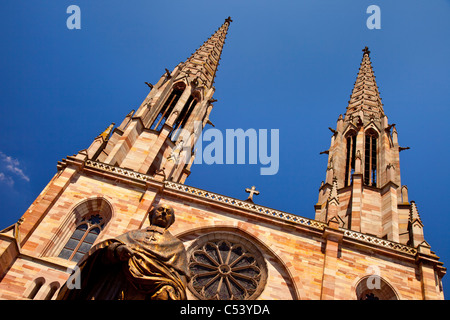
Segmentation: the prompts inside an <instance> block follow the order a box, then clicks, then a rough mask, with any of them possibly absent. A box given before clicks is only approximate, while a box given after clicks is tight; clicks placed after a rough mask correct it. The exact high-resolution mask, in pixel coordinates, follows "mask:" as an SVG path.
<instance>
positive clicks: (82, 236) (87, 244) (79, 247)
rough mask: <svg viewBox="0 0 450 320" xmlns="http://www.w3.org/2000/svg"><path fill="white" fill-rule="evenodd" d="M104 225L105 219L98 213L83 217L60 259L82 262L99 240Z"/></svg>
mask: <svg viewBox="0 0 450 320" xmlns="http://www.w3.org/2000/svg"><path fill="white" fill-rule="evenodd" d="M104 225H105V222H104V219H103V217H102V216H100V214H98V213H93V214H90V215H89V216H88V217H83V218H82V219H81V221H80V223H79V224H78V226H77V228H76V229H75V231H74V233H73V234H72V236H71V237H70V239H69V240H68V241H67V243H66V245H65V246H64V248H63V249H62V250H61V253H60V254H59V257H60V258H64V259H67V260H72V261H75V262H78V261H80V259H81V258H82V257H83V256H84V255H85V254H86V253H87V252H88V251H89V249H90V248H91V247H92V244H93V243H94V242H95V240H96V239H97V237H98V235H99V234H100V231H101V230H102V229H103V227H104Z"/></svg>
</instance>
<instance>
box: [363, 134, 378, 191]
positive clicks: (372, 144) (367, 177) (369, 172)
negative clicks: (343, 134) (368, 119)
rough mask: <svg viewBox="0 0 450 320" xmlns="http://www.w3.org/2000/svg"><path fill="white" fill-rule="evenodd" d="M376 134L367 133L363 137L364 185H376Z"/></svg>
mask: <svg viewBox="0 0 450 320" xmlns="http://www.w3.org/2000/svg"><path fill="white" fill-rule="evenodd" d="M377 137H378V136H377V134H376V133H375V132H373V131H368V132H367V133H366V136H365V144H364V150H365V152H364V153H365V156H364V184H365V185H367V186H374V187H376V185H377Z"/></svg>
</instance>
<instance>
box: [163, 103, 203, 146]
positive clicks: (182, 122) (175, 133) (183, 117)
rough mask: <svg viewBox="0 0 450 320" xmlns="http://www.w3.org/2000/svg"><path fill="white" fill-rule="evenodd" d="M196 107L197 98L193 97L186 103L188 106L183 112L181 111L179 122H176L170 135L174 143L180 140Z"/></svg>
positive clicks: (185, 106)
mask: <svg viewBox="0 0 450 320" xmlns="http://www.w3.org/2000/svg"><path fill="white" fill-rule="evenodd" d="M196 105H197V98H195V97H194V96H192V95H191V96H190V97H189V99H188V100H187V101H186V104H185V105H184V107H183V110H182V111H181V113H180V115H179V116H178V118H177V120H175V123H174V125H173V129H172V131H171V132H170V134H169V137H170V138H171V140H172V141H176V140H177V139H178V137H179V136H180V133H181V130H182V129H183V128H184V127H185V126H186V123H187V121H188V120H189V117H190V116H191V113H192V111H193V110H194V108H195V106H196Z"/></svg>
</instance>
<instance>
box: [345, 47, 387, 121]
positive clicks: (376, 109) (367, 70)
mask: <svg viewBox="0 0 450 320" xmlns="http://www.w3.org/2000/svg"><path fill="white" fill-rule="evenodd" d="M362 51H363V58H362V61H361V65H360V68H359V72H358V76H357V77H356V81H355V85H354V87H353V91H352V94H351V96H350V100H349V102H348V107H347V112H346V115H351V114H354V113H357V112H359V111H360V110H363V111H364V112H365V113H367V114H377V115H383V114H384V110H383V104H382V103H381V98H380V93H379V91H378V86H377V83H376V81H375V75H374V72H373V68H372V63H371V61H370V51H369V48H367V47H365V48H364V49H363V50H362Z"/></svg>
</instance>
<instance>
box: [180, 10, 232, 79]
mask: <svg viewBox="0 0 450 320" xmlns="http://www.w3.org/2000/svg"><path fill="white" fill-rule="evenodd" d="M232 21H233V20H231V18H230V17H228V18H227V19H225V22H224V23H223V24H222V26H221V27H220V28H219V29H218V30H217V31H216V32H215V33H214V34H213V35H211V37H210V38H209V39H208V40H206V41H205V42H204V43H203V44H202V45H201V46H200V48H198V49H197V50H196V51H195V52H194V53H193V54H192V55H191V56H190V57H189V58H188V59H187V60H186V62H185V63H184V65H183V67H182V71H181V72H182V73H184V74H185V75H187V76H188V78H189V79H190V81H193V82H194V83H195V84H196V85H204V86H205V87H208V88H210V87H211V86H212V85H213V83H214V78H215V76H216V73H217V67H218V66H219V60H220V56H221V55H222V49H223V45H224V43H225V38H226V36H227V32H228V28H229V26H230V23H231V22H232Z"/></svg>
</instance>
